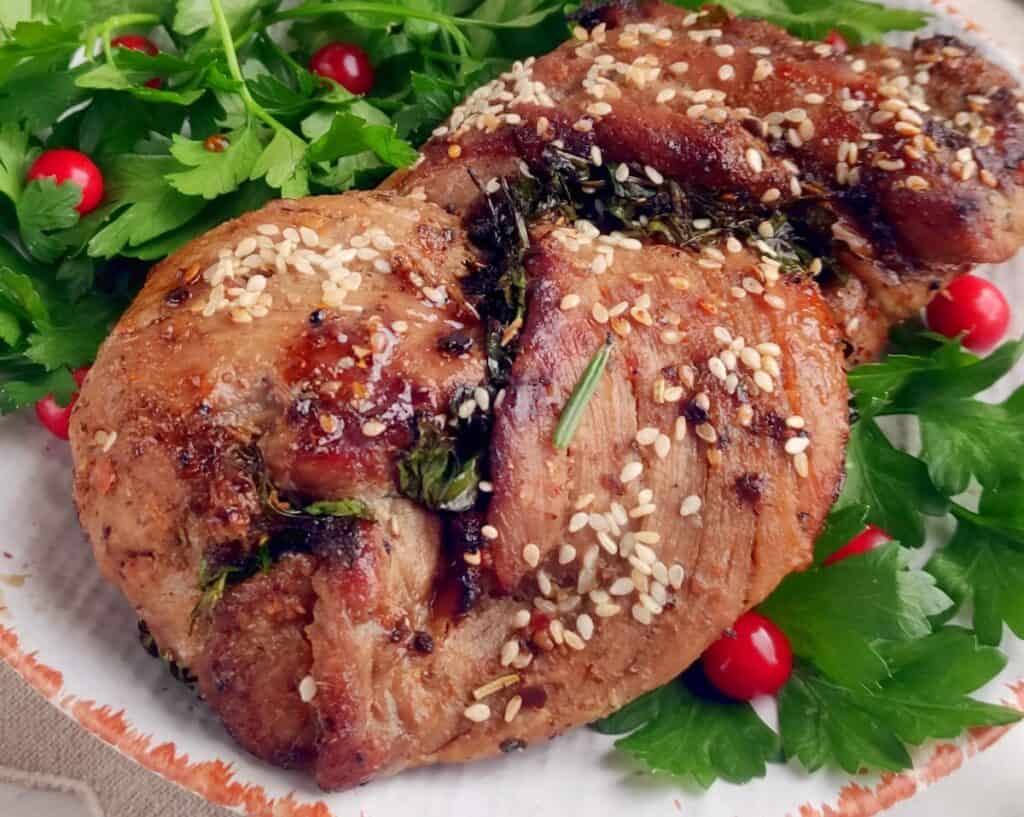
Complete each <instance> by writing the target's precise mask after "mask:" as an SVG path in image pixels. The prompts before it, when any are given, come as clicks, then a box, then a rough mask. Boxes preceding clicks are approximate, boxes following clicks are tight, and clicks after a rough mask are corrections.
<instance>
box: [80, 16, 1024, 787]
mask: <svg viewBox="0 0 1024 817" xmlns="http://www.w3.org/2000/svg"><path fill="white" fill-rule="evenodd" d="M826 49H827V47H825V46H821V45H811V44H803V43H799V42H798V41H796V40H794V39H792V38H791V37H788V36H787V35H785V34H783V33H781V32H779V31H778V30H777V29H774V28H772V27H770V26H766V25H764V24H760V23H751V22H747V21H738V20H734V19H731V18H729V17H728V16H727V15H725V14H724V13H722V12H719V11H714V10H712V11H706V12H704V13H701V14H695V15H691V14H687V13H685V12H681V11H678V10H676V9H672V8H670V7H667V6H663V5H660V4H646V5H643V6H641V7H640V8H638V9H633V10H623V9H622V8H619V7H615V8H614V9H612V10H611V11H609V12H607V14H606V18H605V20H604V22H603V23H601V24H599V25H597V26H595V27H594V28H592V29H591V30H590V31H582V30H581V31H579V32H578V33H577V40H576V41H575V42H573V43H570V44H567V45H566V46H563V47H562V48H560V49H558V50H557V51H556V52H554V53H553V54H552V55H549V56H547V57H544V58H541V59H539V60H537V61H536V62H533V61H531V62H529V63H527V64H524V65H521V66H517V67H516V69H515V70H514V71H513V72H512V73H511V74H509V75H507V76H505V77H502V78H500V79H499V80H497V81H496V82H495V83H493V84H491V85H489V86H487V87H486V88H485V89H482V90H481V91H479V92H477V93H476V94H474V95H473V96H472V97H471V98H470V99H469V100H468V101H467V103H466V104H465V105H464V106H463V107H462V108H461V109H459V110H458V111H457V112H456V113H455V114H454V115H453V118H452V121H451V122H450V123H449V125H447V126H445V128H444V129H442V131H440V132H439V133H438V135H437V136H436V137H435V138H434V139H433V140H432V141H431V143H430V144H428V145H427V147H426V148H425V151H424V154H425V158H424V161H423V162H422V163H421V164H420V165H419V166H418V167H417V168H416V169H414V170H412V171H410V172H408V173H405V174H402V175H401V176H398V177H395V178H393V179H392V180H391V181H390V182H389V186H390V187H391V188H397V189H398V190H400V191H404V193H405V195H402V194H399V193H395V192H376V193H350V194H346V195H343V196H333V197H321V198H315V199H303V200H297V201H283V202H276V203H273V204H271V205H269V206H267V207H266V208H264V209H263V210H261V211H259V212H256V213H251V214H248V215H246V216H244V217H242V218H240V219H237V220H235V221H233V222H230V223H228V224H224V225H222V226H220V227H218V228H217V229H215V230H213V231H212V232H210V233H208V234H207V235H206V236H204V237H202V238H200V239H198V240H196V241H194V242H193V243H191V244H190V245H188V246H187V247H185V248H184V249H182V250H181V251H179V252H178V253H176V254H175V255H173V256H171V257H170V258H168V259H167V260H166V261H164V262H163V263H161V264H159V265H158V266H157V267H155V268H154V270H153V271H152V273H151V275H150V277H149V280H148V281H147V283H146V286H145V288H144V289H143V291H142V293H141V294H140V296H139V297H138V299H137V300H136V302H135V303H134V304H133V306H132V307H131V309H130V310H129V311H128V312H127V313H126V314H125V316H124V317H123V318H122V320H121V322H120V323H119V324H118V326H117V328H116V329H115V331H114V333H113V334H112V335H111V337H110V338H109V339H108V340H107V342H106V343H105V344H104V346H103V348H102V349H101V351H100V354H99V357H98V359H97V362H96V365H95V366H94V367H93V369H92V371H91V373H90V375H89V377H88V378H87V380H86V383H85V384H84V387H83V390H82V394H81V397H80V399H79V401H78V403H77V405H76V407H75V410H74V413H73V416H72V428H71V440H72V451H73V454H74V459H75V499H76V502H77V505H78V509H79V515H80V518H81V520H82V524H83V527H84V528H85V530H86V532H87V534H88V536H89V538H90V540H91V541H92V544H93V547H94V550H95V553H96V557H97V560H98V562H99V564H100V566H101V568H102V570H103V571H104V573H105V575H106V576H107V577H108V578H109V579H110V580H111V581H113V582H114V583H116V584H117V585H118V586H119V587H120V588H121V589H122V591H123V592H124V593H125V595H126V596H127V597H128V599H129V600H130V601H131V602H132V603H133V604H134V605H135V607H136V609H137V610H138V612H139V615H140V617H141V618H142V619H144V620H145V622H146V624H147V626H148V628H149V630H150V631H151V632H152V635H153V637H154V638H155V640H156V642H157V643H158V644H159V645H160V647H161V649H162V650H163V651H164V653H165V654H167V655H169V656H170V657H172V658H173V659H174V660H176V661H178V662H179V663H182V664H185V665H187V666H189V667H190V668H191V669H192V670H193V671H194V672H195V674H196V675H197V676H198V679H199V688H200V690H201V692H202V695H203V697H204V698H205V699H206V700H207V702H208V703H209V704H210V706H211V707H212V708H213V709H214V710H215V711H216V712H217V713H218V715H219V716H220V717H221V719H222V720H223V721H224V723H225V726H226V727H227V729H228V730H229V731H230V733H231V734H232V735H233V736H234V737H235V738H236V739H237V740H238V741H239V742H240V743H241V744H242V745H243V746H245V747H246V748H247V749H249V750H250V751H252V752H253V753H254V754H256V755H258V756H260V757H262V758H264V759H266V760H268V761H270V762H272V763H276V764H280V765H283V766H290V767H297V768H304V769H310V770H311V771H312V772H313V773H314V774H315V776H316V779H317V780H318V782H319V783H320V785H322V786H323V787H325V788H328V789H334V788H345V787H349V786H354V785H357V784H359V783H363V782H365V781H367V780H370V779H372V778H374V777H378V776H382V775H386V774H393V773H395V772H398V771H400V770H401V769H404V768H408V767H411V766H417V765H423V764H428V763H435V762H449V761H464V760H469V759H473V758H478V757H483V756H487V755H491V754H495V753H498V752H500V751H503V750H504V751H507V750H510V749H513V748H519V747H521V746H523V745H524V744H528V743H531V742H535V741H537V740H540V739H543V738H548V737H551V736H553V735H556V734H558V733H560V732H562V731H564V730H566V729H568V728H570V727H573V726H575V725H578V724H581V723H585V722H588V721H590V720H593V719H595V718H598V717H601V716H603V715H605V714H607V713H608V712H610V711H612V710H614V709H616V708H617V707H619V706H621V705H622V704H624V703H625V702H627V701H629V700H631V699H632V698H635V697H636V696H637V695H640V694H641V693H643V692H645V691H647V690H649V689H652V688H654V687H656V686H658V685H659V684H662V683H665V682H666V681H668V680H669V679H671V678H672V677H674V676H675V675H676V674H678V673H679V672H680V671H681V670H683V669H684V668H685V667H686V666H688V665H689V664H690V663H691V662H692V661H693V660H694V659H695V658H696V657H697V656H698V655H699V654H700V653H701V652H702V650H703V649H704V648H705V647H706V646H707V644H708V643H709V642H711V641H712V640H713V639H715V638H716V637H717V636H718V635H719V634H720V633H721V631H722V630H723V628H725V627H727V626H728V625H729V624H730V623H731V622H732V621H734V620H735V619H736V618H737V617H738V616H739V614H740V613H742V612H743V611H744V610H746V609H747V608H749V607H750V606H752V605H754V604H756V603H758V602H759V601H760V600H761V599H763V598H764V597H765V596H766V595H767V594H768V593H770V592H771V590H772V589H773V588H774V587H775V585H776V584H777V583H778V582H779V581H780V580H781V578H782V577H783V576H785V575H786V574H787V573H788V572H789V571H791V570H795V569H799V568H800V567H802V566H803V565H805V564H807V562H808V561H809V560H810V557H811V552H812V545H813V541H814V537H815V536H816V534H817V532H818V530H819V528H820V526H821V524H822V521H823V519H824V517H825V515H826V513H827V511H828V509H829V507H830V505H831V503H832V500H833V498H834V496H835V493H836V491H837V489H838V486H839V482H840V478H841V472H842V460H843V451H844V444H845V438H846V431H847V392H846V384H845V377H844V373H843V363H844V348H843V346H844V339H845V342H846V343H847V344H851V343H852V344H853V345H854V346H855V347H856V349H855V352H854V354H855V356H856V355H863V354H868V353H870V352H873V351H874V350H876V349H877V348H878V346H879V344H880V338H881V337H883V336H884V331H885V330H886V329H887V328H888V326H889V324H890V323H891V322H892V321H893V320H895V319H897V318H899V317H901V316H904V315H906V314H909V312H910V311H912V310H913V309H916V308H917V307H918V306H919V305H920V303H921V302H923V300H924V298H925V297H926V293H927V291H928V290H929V288H930V287H931V286H932V285H934V284H935V283H936V282H941V281H942V280H945V277H946V276H947V275H948V274H949V272H950V271H951V270H955V269H957V268H960V267H962V266H963V265H966V264H969V263H973V262H975V261H980V260H995V259H998V258H1001V257H1004V256H1005V255H1007V254H1009V253H1010V252H1012V251H1013V249H1014V248H1015V247H1016V245H1017V243H1019V238H1020V231H1021V221H1020V216H1019V209H1018V207H1017V203H1018V199H1019V195H1020V194H1019V188H1018V186H1017V185H1018V182H1019V179H1018V177H1017V174H1018V163H1019V161H1020V156H1019V151H1020V145H1019V135H1018V129H1019V119H1020V114H1019V111H1018V110H1017V109H1016V107H1015V105H1016V99H1017V97H1016V94H1017V91H1016V90H1015V89H1013V88H1011V87H1010V84H1009V81H1008V80H1007V79H1006V77H1005V75H1004V74H1002V73H1001V72H1000V71H999V70H998V69H995V68H993V67H992V66H989V65H987V64H985V63H983V62H981V61H980V60H978V59H977V58H976V57H975V56H973V55H972V54H970V53H969V52H967V51H966V50H964V49H963V48H962V47H961V46H959V45H956V44H955V43H953V42H951V41H946V40H943V41H939V40H931V41H925V42H923V43H919V44H918V45H917V46H916V47H915V50H914V51H913V52H912V53H910V52H901V51H895V50H890V51H886V50H882V49H869V50H864V51H862V52H860V53H854V54H851V55H849V56H838V55H834V54H832V53H831V52H830V51H827V50H826ZM861 63H863V65H862V64H861ZM961 69H962V70H961ZM911 72H913V73H911ZM925 74H927V77H928V78H927V79H925V78H924V77H923V75H925ZM986 89H987V90H986ZM975 97H977V98H975ZM982 97H984V99H986V100H988V101H981V98H982ZM965 105H967V106H969V107H971V110H969V111H968V112H967V113H965V114H964V116H961V113H964V111H963V108H962V106H965ZM889 114H891V116H889ZM898 163H902V164H901V165H900V166H897V165H898ZM928 230H932V231H933V232H935V231H938V232H942V233H943V235H942V236H941V237H939V238H936V239H934V240H932V239H931V238H929V236H928ZM814 258H819V259H824V260H823V261H815V260H814ZM815 275H817V277H818V280H817V281H815V280H814V277H815ZM837 318H838V319H839V320H840V321H841V326H840V325H837V323H836V320H837ZM598 355H600V356H601V357H600V358H598V359H604V356H606V365H605V366H604V369H603V370H599V371H598V372H597V373H596V374H595V372H594V371H590V373H589V375H587V372H588V369H592V367H591V366H590V364H591V362H592V361H594V360H595V356H598ZM588 377H589V378H591V379H588ZM588 388H589V389H590V390H589V391H588ZM567 406H572V407H574V408H576V409H579V425H578V427H577V428H576V429H575V432H574V433H573V434H571V435H566V434H565V433H564V427H563V430H562V432H561V433H559V435H558V436H559V439H560V441H561V442H562V443H563V444H561V446H560V447H557V448H556V446H555V443H554V440H555V436H556V430H557V429H558V428H559V425H560V421H561V420H562V418H563V415H564V414H565V413H566V407H567ZM562 437H567V439H564V440H562Z"/></svg>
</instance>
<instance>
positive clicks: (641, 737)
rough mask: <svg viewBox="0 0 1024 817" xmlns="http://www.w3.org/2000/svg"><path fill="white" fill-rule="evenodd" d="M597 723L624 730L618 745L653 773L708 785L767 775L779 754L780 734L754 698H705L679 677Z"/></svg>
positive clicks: (602, 727)
mask: <svg viewBox="0 0 1024 817" xmlns="http://www.w3.org/2000/svg"><path fill="white" fill-rule="evenodd" d="M594 728H595V729H597V731H599V732H603V733H605V734H613V735H614V734H622V733H624V732H629V733H631V734H628V735H627V736H626V737H623V738H619V739H618V740H617V741H616V742H615V747H616V748H617V749H620V750H622V751H623V752H625V753H626V754H628V755H630V756H632V757H635V758H636V759H637V760H640V761H642V762H643V763H644V764H645V765H646V766H647V767H648V768H649V769H650V770H651V771H652V772H655V773H663V774H670V775H674V776H677V777H681V778H685V779H688V780H693V781H695V782H696V783H697V784H698V785H700V786H703V787H704V788H707V787H708V786H710V785H711V784H712V783H713V782H714V781H715V780H716V779H717V778H721V779H723V780H728V781H731V782H734V783H745V782H746V781H748V780H752V779H753V778H755V777H764V774H765V770H766V766H765V764H766V763H767V762H770V761H773V760H775V759H776V758H777V756H778V753H779V739H778V736H777V735H776V734H775V733H774V732H773V731H772V730H771V729H769V728H768V726H767V725H766V724H765V723H764V721H762V720H761V719H760V718H759V717H758V716H757V713H755V712H754V710H753V709H752V708H751V706H750V704H748V703H740V702H736V703H731V702H730V703H723V702H719V701H712V700H708V699H706V698H699V697H697V696H696V695H694V693H692V692H690V690H688V689H687V688H686V687H685V686H684V685H683V684H682V683H681V682H679V681H674V682H672V683H670V684H666V685H665V686H663V687H661V688H660V689H656V690H654V691H653V692H648V693H647V694H646V695H643V696H641V697H640V698H637V699H636V700H635V701H633V702H632V703H631V704H627V705H626V706H625V707H623V708H622V709H620V710H619V711H618V712H616V713H615V714H614V715H611V716H610V717H608V718H605V719H604V720H602V721H598V722H597V723H596V724H594Z"/></svg>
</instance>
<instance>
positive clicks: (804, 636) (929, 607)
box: [760, 543, 951, 685]
mask: <svg viewBox="0 0 1024 817" xmlns="http://www.w3.org/2000/svg"><path fill="white" fill-rule="evenodd" d="M950 604H951V602H950V600H949V598H947V596H946V594H945V593H943V592H942V591H941V590H939V589H938V588H937V587H936V586H935V580H934V579H933V578H932V576H930V575H928V574H927V573H925V572H924V571H921V570H911V569H909V568H908V566H907V558H906V553H905V552H904V551H903V550H902V549H901V548H900V547H899V546H898V545H896V544H894V543H892V544H887V545H885V546H883V547H880V548H876V549H875V550H873V551H870V552H869V553H865V554H862V555H860V556H857V557H854V558H849V559H844V560H843V561H841V562H837V563H836V564H833V565H830V566H828V567H819V568H811V569H810V570H808V571H806V572H804V573H792V574H790V575H789V576H787V577H786V578H785V579H783V581H782V584H780V585H779V587H778V588H777V589H776V590H775V592H774V593H772V594H771V596H769V597H768V599H767V600H766V601H765V602H764V603H763V604H762V605H761V607H760V609H761V611H762V612H764V614H765V615H767V616H768V617H769V618H771V619H772V620H773V621H774V622H775V623H776V624H778V625H779V627H781V628H782V629H783V631H784V632H785V633H786V635H787V636H788V637H789V640H790V643H791V644H792V645H793V650H794V652H795V653H796V654H797V655H800V656H802V657H804V658H807V659H810V660H813V661H814V663H815V664H816V665H817V666H818V667H819V668H820V669H821V670H823V671H824V672H825V673H827V674H828V675H829V676H830V677H831V678H833V679H835V680H836V681H839V682H842V683H846V684H851V685H853V684H859V683H861V684H862V683H869V682H871V681H877V680H879V679H880V678H883V677H884V676H885V675H886V673H887V671H888V667H887V666H886V664H885V660H884V658H883V657H882V655H881V654H880V653H879V651H878V647H877V643H878V641H879V640H880V639H889V640H905V639H911V638H920V637H922V636H926V635H928V633H929V632H931V626H930V624H929V622H928V619H929V617H931V616H934V615H937V614H939V613H941V612H942V611H943V610H945V609H946V608H947V607H949V606H950Z"/></svg>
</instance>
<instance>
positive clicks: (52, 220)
mask: <svg viewBox="0 0 1024 817" xmlns="http://www.w3.org/2000/svg"><path fill="white" fill-rule="evenodd" d="M81 200H82V188H81V187H79V186H78V185H76V184H74V183H73V182H70V181H68V182H64V184H60V185H58V184H57V182H56V181H55V180H54V179H52V178H49V177H47V178H42V179H36V180H35V181H33V182H30V183H29V184H28V185H27V186H26V187H25V189H24V191H23V192H22V194H21V196H20V198H19V199H18V203H17V212H18V226H19V228H20V230H21V240H22V241H24V242H25V248H26V249H27V250H28V251H29V253H31V254H32V256H33V257H34V258H37V259H39V260H40V261H43V262H47V263H49V262H52V261H56V260H57V258H59V257H60V255H61V253H63V252H64V250H66V249H67V246H68V245H67V242H66V241H65V240H63V239H62V237H61V235H60V231H61V230H63V229H66V228H68V227H73V226H74V225H75V224H77V223H78V211H77V210H76V209H75V207H76V206H77V205H78V202H80V201H81Z"/></svg>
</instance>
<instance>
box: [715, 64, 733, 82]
mask: <svg viewBox="0 0 1024 817" xmlns="http://www.w3.org/2000/svg"><path fill="white" fill-rule="evenodd" d="M735 76H736V69H735V68H733V67H732V66H731V65H729V64H726V65H722V66H720V67H719V69H718V78H719V79H720V80H722V81H723V82H728V81H729V80H731V79H732V78H733V77H735Z"/></svg>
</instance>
